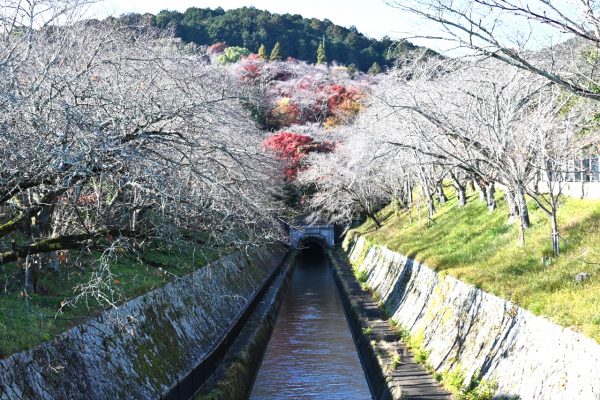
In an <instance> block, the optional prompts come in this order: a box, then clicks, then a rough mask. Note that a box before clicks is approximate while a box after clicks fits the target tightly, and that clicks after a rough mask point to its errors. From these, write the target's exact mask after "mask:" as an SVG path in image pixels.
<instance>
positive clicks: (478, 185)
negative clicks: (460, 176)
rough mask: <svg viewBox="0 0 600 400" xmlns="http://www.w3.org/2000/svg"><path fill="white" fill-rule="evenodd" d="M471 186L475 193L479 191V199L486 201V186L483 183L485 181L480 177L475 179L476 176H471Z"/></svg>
mask: <svg viewBox="0 0 600 400" xmlns="http://www.w3.org/2000/svg"><path fill="white" fill-rule="evenodd" d="M473 186H474V187H475V189H476V190H477V193H479V200H481V201H483V202H485V201H486V190H487V186H486V185H485V182H484V181H483V180H482V179H477V177H474V178H473Z"/></svg>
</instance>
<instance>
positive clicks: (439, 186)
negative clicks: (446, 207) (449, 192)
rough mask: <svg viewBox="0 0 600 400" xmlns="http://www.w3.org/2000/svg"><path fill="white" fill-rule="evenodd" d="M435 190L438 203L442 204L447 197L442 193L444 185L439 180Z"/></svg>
mask: <svg viewBox="0 0 600 400" xmlns="http://www.w3.org/2000/svg"><path fill="white" fill-rule="evenodd" d="M435 191H436V195H437V198H438V201H439V202H440V204H444V203H446V202H447V201H448V197H446V193H444V186H443V185H442V183H441V182H440V183H438V184H437V185H436V187H435Z"/></svg>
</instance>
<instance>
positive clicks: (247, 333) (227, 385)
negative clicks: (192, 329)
mask: <svg viewBox="0 0 600 400" xmlns="http://www.w3.org/2000/svg"><path fill="white" fill-rule="evenodd" d="M296 256H297V251H296V250H292V251H291V252H290V253H288V255H287V257H286V259H285V260H284V262H283V264H282V267H281V268H280V270H279V273H278V275H277V276H276V277H275V279H274V280H273V281H272V283H271V284H270V286H269V288H268V289H267V290H266V292H265V294H264V296H263V297H262V298H261V300H260V302H259V303H258V304H257V305H256V308H255V309H254V311H253V313H252V315H251V316H250V317H249V319H248V321H247V322H246V324H245V326H244V328H243V329H242V330H241V332H240V334H239V335H238V337H237V339H236V341H235V342H234V343H233V344H232V345H231V347H230V349H229V351H228V352H227V354H226V355H225V357H224V358H223V360H222V361H221V363H220V364H219V366H218V367H217V369H216V370H215V372H214V374H213V375H212V376H211V377H210V378H209V379H208V380H207V381H206V383H205V384H204V385H203V386H202V387H201V388H200V389H199V390H198V391H197V392H196V394H195V396H194V397H193V398H194V399H195V400H237V399H240V400H242V399H247V398H248V396H249V395H250V392H251V390H252V387H253V385H254V380H255V378H256V375H257V373H258V370H259V368H260V365H261V363H262V359H263V356H264V354H265V351H266V349H267V345H268V343H269V339H270V338H271V334H272V332H273V328H274V327H275V322H276V321H277V315H278V314H279V309H280V308H281V305H282V303H283V300H284V299H285V295H286V293H287V288H288V286H289V281H290V279H291V276H292V272H293V270H294V266H295V260H296Z"/></svg>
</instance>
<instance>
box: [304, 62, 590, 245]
mask: <svg viewBox="0 0 600 400" xmlns="http://www.w3.org/2000/svg"><path fill="white" fill-rule="evenodd" d="M544 55H547V54H544V53H540V54H537V56H538V57H539V58H540V59H542V58H543V57H544ZM576 61H578V60H576ZM546 62H547V63H552V62H553V58H552V57H549V58H548V59H547V60H546ZM541 63H542V61H540V64H541ZM369 103H370V104H369V107H368V108H367V109H366V111H365V112H363V113H362V114H361V115H360V116H359V118H358V119H357V121H356V123H355V124H352V125H349V126H347V127H345V129H344V130H343V131H342V132H341V135H342V137H343V138H344V144H343V146H342V148H341V149H340V150H339V151H336V152H335V153H331V154H326V155H323V154H320V155H311V159H310V161H311V165H312V166H313V167H312V168H310V169H308V170H306V171H304V172H302V173H301V174H300V175H299V181H300V182H301V183H302V184H305V185H309V186H313V187H315V188H316V194H315V195H314V196H312V197H311V199H310V202H309V208H310V209H311V210H312V212H313V216H314V217H315V218H323V217H325V218H328V219H330V220H332V221H339V222H349V221H350V220H351V219H352V218H353V217H354V216H356V215H357V214H359V213H360V214H363V215H367V216H369V217H370V218H371V219H372V220H373V221H374V223H375V224H376V225H377V226H379V225H380V222H379V221H378V220H377V217H376V213H375V211H376V210H378V209H380V208H381V206H382V205H384V204H387V203H390V202H392V201H396V202H398V203H399V204H401V205H403V206H405V207H408V206H410V204H411V202H412V201H413V200H412V196H413V192H414V190H413V189H414V187H415V186H418V187H419V188H420V191H421V193H422V196H423V198H424V199H425V200H426V202H427V209H428V217H429V219H433V218H434V216H435V205H436V202H435V200H437V201H439V202H445V201H446V196H445V193H444V187H445V186H446V185H447V184H451V185H452V187H453V188H454V190H455V191H456V195H457V198H458V206H459V207H461V206H464V205H465V204H466V198H467V197H466V187H467V184H468V183H469V184H472V185H473V187H474V188H476V189H477V191H478V192H479V193H480V198H481V200H482V201H484V202H485V203H486V204H487V207H488V209H489V210H490V212H494V211H495V208H496V197H495V189H496V185H498V184H500V185H502V188H503V190H504V191H505V193H506V200H507V202H508V205H509V207H508V208H509V213H510V218H511V219H514V220H516V221H518V223H519V226H520V232H521V242H522V243H524V241H525V232H526V230H527V228H529V226H530V220H529V211H528V203H527V199H528V198H531V199H533V201H534V202H535V203H537V205H539V207H540V208H541V209H542V210H544V211H545V212H546V213H547V215H548V217H549V218H550V221H551V225H552V243H553V249H554V252H555V253H556V255H558V254H559V238H560V234H559V227H558V222H557V217H556V216H557V210H558V207H559V202H560V194H561V190H562V184H563V182H562V180H561V178H560V177H561V176H563V175H564V174H566V173H567V172H569V171H568V170H567V168H568V167H567V166H568V165H570V164H569V161H572V160H573V159H574V158H577V157H579V156H580V155H581V154H582V152H585V151H594V152H596V151H597V143H598V135H597V134H596V130H597V128H598V122H597V115H598V114H597V113H598V104H597V103H596V102H595V101H593V100H590V99H589V98H586V97H581V96H578V95H577V94H575V93H573V92H572V91H567V90H566V89H565V88H564V87H563V86H562V85H558V84H555V83H553V82H551V81H549V80H548V79H547V78H546V77H544V76H542V75H538V74H535V73H532V72H530V71H527V70H523V69H522V68H515V67H514V66H512V65H507V64H506V63H503V62H501V61H499V60H495V59H493V58H487V59H475V58H473V59H467V60H464V59H463V60H457V59H440V58H431V57H423V58H421V59H419V60H412V61H407V62H405V63H400V65H399V66H398V67H397V68H396V69H395V70H394V71H392V72H391V73H390V74H388V75H387V76H386V77H385V78H383V79H382V80H381V81H380V82H379V84H378V85H377V86H376V87H375V88H374V89H373V93H372V94H371V96H370V102H369Z"/></svg>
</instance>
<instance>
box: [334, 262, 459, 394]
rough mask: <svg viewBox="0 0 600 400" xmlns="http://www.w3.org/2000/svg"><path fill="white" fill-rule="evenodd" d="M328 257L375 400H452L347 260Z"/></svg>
mask: <svg viewBox="0 0 600 400" xmlns="http://www.w3.org/2000/svg"><path fill="white" fill-rule="evenodd" d="M329 256H330V259H331V262H332V268H333V274H334V279H335V282H336V285H337V288H338V290H339V291H340V295H341V298H342V302H343V304H344V309H345V311H346V316H347V318H348V323H349V325H350V328H351V331H352V334H353V337H354V341H355V343H356V348H357V350H358V352H359V355H360V358H361V361H362V363H363V368H364V370H365V373H366V375H367V379H368V382H369V387H370V389H371V393H372V395H373V398H375V399H379V400H387V399H401V398H402V399H429V400H435V399H439V400H442V399H445V400H446V399H448V400H449V399H451V398H452V397H451V396H450V395H449V394H448V393H447V392H446V391H445V390H444V389H443V388H442V387H441V386H440V384H439V383H438V382H436V381H435V380H434V379H433V377H432V376H431V374H430V373H429V372H427V371H426V370H425V368H424V367H423V366H422V365H420V364H419V363H417V362H416V361H415V359H414V357H413V355H412V354H411V352H410V350H409V349H408V348H407V346H406V344H405V343H404V342H403V341H402V340H401V337H400V336H399V335H398V332H397V331H396V330H395V328H394V326H393V325H392V324H391V321H390V320H389V317H388V316H387V314H386V312H385V311H384V310H383V309H382V307H380V305H379V304H378V303H377V301H375V299H374V298H373V297H372V296H371V293H369V292H368V291H366V290H364V289H363V288H362V287H361V285H360V283H359V282H358V281H357V280H356V278H355V276H354V274H353V271H352V268H351V266H350V265H349V264H348V263H347V262H346V260H344V258H343V257H341V256H340V254H339V253H336V252H330V253H329Z"/></svg>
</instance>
